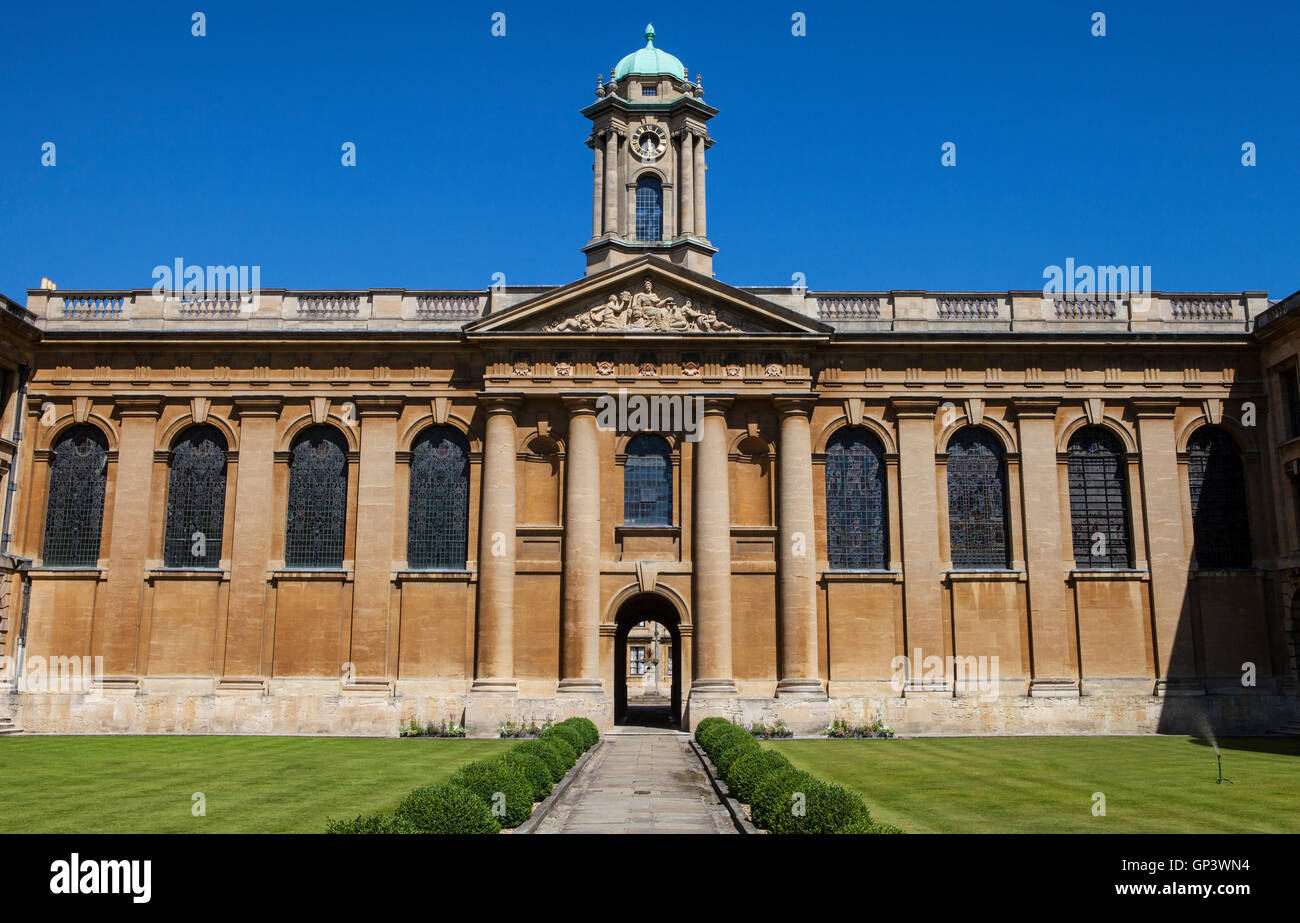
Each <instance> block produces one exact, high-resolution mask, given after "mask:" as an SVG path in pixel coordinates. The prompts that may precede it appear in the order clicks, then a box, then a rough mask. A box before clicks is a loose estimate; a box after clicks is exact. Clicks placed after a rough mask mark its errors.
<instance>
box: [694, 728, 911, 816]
mask: <svg viewBox="0 0 1300 923" xmlns="http://www.w3.org/2000/svg"><path fill="white" fill-rule="evenodd" d="M695 739H696V741H697V742H698V743H699V745H700V747H701V748H702V749H703V750H704V752H705V753H706V754H708V757H709V759H710V760H711V761H712V762H713V765H714V766H715V767H717V770H718V775H720V776H721V777H722V780H723V781H724V782H726V783H727V787H728V788H729V789H730V790H731V793H732V795H733V796H735V797H736V798H737V799H739V800H740V801H743V802H745V803H747V804H748V805H749V806H750V812H751V814H752V816H753V821H754V823H755V825H757V826H759V827H762V828H763V829H765V830H767V831H769V832H770V833H902V832H903V831H901V830H899V829H898V828H897V827H893V826H891V825H889V824H877V823H876V822H874V821H873V820H872V819H871V812H870V811H869V810H868V809H867V806H866V804H865V803H864V802H863V801H862V798H861V797H860V796H859V795H858V794H857V792H853V791H850V790H849V789H847V788H844V787H843V786H842V785H832V784H829V783H826V782H823V781H821V780H820V779H818V778H816V777H815V776H813V775H811V774H809V773H806V772H803V771H801V770H798V769H795V768H794V766H793V765H791V763H790V761H789V760H788V759H786V758H785V757H784V756H782V755H781V754H780V753H777V752H776V751H775V750H765V749H763V747H762V746H760V745H759V743H758V741H756V740H755V739H754V737H753V735H752V734H750V733H749V731H747V730H745V729H744V728H743V727H741V726H740V725H738V724H732V723H731V722H730V721H728V720H726V719H725V718H705V719H704V720H703V721H701V722H700V723H699V724H698V725H697V726H696V728H695Z"/></svg>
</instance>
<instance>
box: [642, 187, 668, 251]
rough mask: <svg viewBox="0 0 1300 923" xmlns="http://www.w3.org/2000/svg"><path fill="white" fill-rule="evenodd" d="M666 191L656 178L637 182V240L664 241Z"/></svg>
mask: <svg viewBox="0 0 1300 923" xmlns="http://www.w3.org/2000/svg"><path fill="white" fill-rule="evenodd" d="M663 237H664V190H663V187H662V186H661V185H660V184H659V178H658V177H655V176H643V177H641V178H640V179H639V180H637V181H636V239H637V240H663Z"/></svg>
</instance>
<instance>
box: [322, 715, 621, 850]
mask: <svg viewBox="0 0 1300 923" xmlns="http://www.w3.org/2000/svg"><path fill="white" fill-rule="evenodd" d="M599 740H600V731H599V730H598V729H597V728H596V725H595V724H594V723H593V722H592V721H591V720H590V719H588V718H568V719H566V720H564V721H561V722H560V723H559V724H557V725H555V726H553V727H550V728H547V730H546V731H544V732H543V733H542V735H541V736H540V737H539V738H538V739H536V740H525V741H521V742H520V743H518V744H516V745H515V746H513V747H511V748H510V749H509V750H508V751H506V752H505V753H504V754H502V755H501V756H498V757H494V758H492V759H486V760H476V761H475V762H472V763H467V764H465V765H464V766H462V767H460V769H458V770H456V772H455V774H454V775H452V777H451V780H450V781H449V782H448V783H447V784H446V785H425V786H422V787H421V788H417V789H416V790H415V791H413V792H411V793H410V794H409V795H407V796H406V797H405V798H404V799H402V803H401V804H399V805H398V806H397V811H396V812H395V813H393V814H391V815H390V814H372V815H363V816H361V817H356V818H353V819H352V820H329V821H327V822H326V825H325V832H326V833H498V832H500V830H501V828H502V827H518V826H519V825H520V824H522V823H523V822H524V821H525V820H527V819H528V818H529V817H530V816H532V813H533V803H534V802H537V801H541V800H542V799H544V798H546V797H547V796H548V795H549V794H550V793H551V790H552V789H553V788H554V787H555V783H557V782H559V781H560V780H561V779H563V778H564V775H565V773H567V772H568V771H569V770H570V769H572V768H573V765H574V764H575V763H576V762H577V761H578V757H579V756H580V755H581V754H582V753H584V752H585V751H587V750H589V749H591V748H592V747H594V746H595V745H596V743H597V742H598V741H599ZM502 810H503V811H504V813H503V814H502V815H501V816H500V817H498V816H496V813H497V812H499V811H502Z"/></svg>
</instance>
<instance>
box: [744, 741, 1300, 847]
mask: <svg viewBox="0 0 1300 923" xmlns="http://www.w3.org/2000/svg"><path fill="white" fill-rule="evenodd" d="M767 745H768V746H771V747H772V748H773V749H776V750H779V751H781V752H782V753H784V754H785V755H786V756H787V757H788V758H789V759H790V760H791V762H793V763H794V764H795V765H796V766H798V767H799V768H800V769H806V770H808V771H809V772H812V773H814V774H815V775H817V776H818V777H820V778H822V779H824V780H826V781H831V782H838V783H840V784H842V785H845V786H847V787H849V788H853V789H856V790H857V791H859V792H861V794H862V796H863V798H865V799H866V802H867V804H868V806H869V807H870V808H871V813H872V815H873V816H874V817H875V818H876V819H877V820H880V821H884V822H886V823H891V824H896V825H898V826H899V827H902V828H903V829H904V830H905V831H907V832H908V833H1103V832H1111V833H1297V832H1300V804H1297V797H1296V796H1297V793H1300V739H1286V738H1256V739H1229V740H1227V741H1224V742H1221V743H1220V746H1222V747H1223V774H1224V776H1225V777H1227V778H1229V779H1232V780H1233V782H1234V784H1232V785H1216V784H1215V779H1216V778H1217V777H1218V776H1217V771H1216V767H1215V755H1214V748H1213V747H1211V746H1209V745H1208V744H1206V743H1204V742H1202V741H1198V740H1195V739H1192V738H1187V737H1100V738H1098V737H1087V738H1084V737H1079V738H1061V737H1055V738H1045V737H1029V738H1020V737H1010V738H1006V737H1004V738H989V737H983V738H941V739H935V738H929V739H913V740H791V741H774V742H768V744H767ZM1094 792H1102V793H1103V794H1104V795H1105V796H1106V816H1105V817H1094V816H1093V813H1092V807H1093V800H1092V799H1093V793H1094Z"/></svg>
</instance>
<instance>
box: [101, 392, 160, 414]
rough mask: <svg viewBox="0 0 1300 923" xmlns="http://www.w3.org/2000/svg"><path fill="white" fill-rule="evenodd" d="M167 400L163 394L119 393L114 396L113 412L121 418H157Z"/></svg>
mask: <svg viewBox="0 0 1300 923" xmlns="http://www.w3.org/2000/svg"><path fill="white" fill-rule="evenodd" d="M166 402H167V398H166V397H165V396H164V395H161V394H118V395H115V396H114V397H113V413H114V414H115V415H116V416H117V417H118V418H119V419H126V418H127V417H152V418H157V417H158V415H159V414H160V413H162V409H163V405H164V404H165V403H166Z"/></svg>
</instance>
